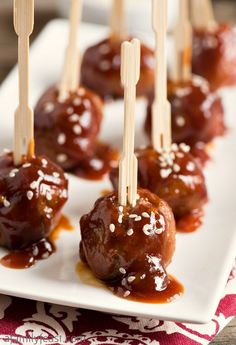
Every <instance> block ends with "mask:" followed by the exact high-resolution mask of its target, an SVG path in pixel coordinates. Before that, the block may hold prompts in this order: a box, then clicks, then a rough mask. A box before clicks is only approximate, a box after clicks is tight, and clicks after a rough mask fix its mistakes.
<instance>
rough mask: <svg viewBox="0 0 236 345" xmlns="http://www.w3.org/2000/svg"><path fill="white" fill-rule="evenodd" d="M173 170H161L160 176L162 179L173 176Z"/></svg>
mask: <svg viewBox="0 0 236 345" xmlns="http://www.w3.org/2000/svg"><path fill="white" fill-rule="evenodd" d="M171 172H172V170H171V169H161V170H160V175H161V178H163V179H165V178H167V177H168V176H169V175H170V174H171Z"/></svg>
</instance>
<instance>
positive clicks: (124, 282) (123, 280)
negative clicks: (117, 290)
mask: <svg viewBox="0 0 236 345" xmlns="http://www.w3.org/2000/svg"><path fill="white" fill-rule="evenodd" d="M126 283H127V280H126V278H123V279H122V280H121V285H123V286H125V285H126Z"/></svg>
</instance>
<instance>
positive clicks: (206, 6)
mask: <svg viewBox="0 0 236 345" xmlns="http://www.w3.org/2000/svg"><path fill="white" fill-rule="evenodd" d="M191 19H192V24H193V27H194V28H196V29H208V28H215V27H217V22H216V20H215V16H214V10H213V5H212V0H192V3H191Z"/></svg>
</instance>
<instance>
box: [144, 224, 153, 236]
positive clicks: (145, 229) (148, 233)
mask: <svg viewBox="0 0 236 345" xmlns="http://www.w3.org/2000/svg"><path fill="white" fill-rule="evenodd" d="M150 230H151V229H150V224H146V225H144V226H143V232H144V234H145V235H147V236H150V235H151V233H150Z"/></svg>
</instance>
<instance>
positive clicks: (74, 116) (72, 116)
mask: <svg viewBox="0 0 236 345" xmlns="http://www.w3.org/2000/svg"><path fill="white" fill-rule="evenodd" d="M78 120H79V115H78V114H72V115H71V116H70V118H69V121H70V122H77V121H78Z"/></svg>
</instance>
